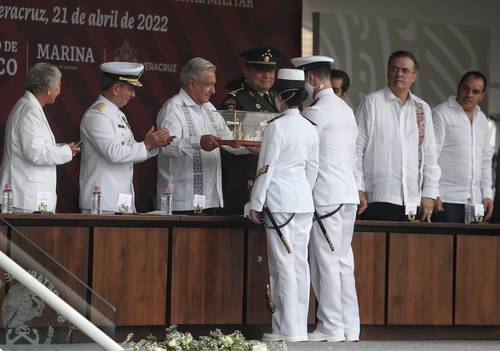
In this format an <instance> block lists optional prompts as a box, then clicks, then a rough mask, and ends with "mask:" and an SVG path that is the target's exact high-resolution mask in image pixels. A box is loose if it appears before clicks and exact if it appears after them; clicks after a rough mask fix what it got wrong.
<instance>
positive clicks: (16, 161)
mask: <svg viewBox="0 0 500 351" xmlns="http://www.w3.org/2000/svg"><path fill="white" fill-rule="evenodd" d="M60 92H61V72H60V71H59V69H57V67H56V66H53V65H51V64H48V63H37V64H35V65H34V66H33V67H31V69H30V71H29V72H28V78H27V81H26V92H25V93H24V96H23V97H22V98H20V99H19V100H18V101H17V103H16V104H15V106H14V107H13V108H12V111H11V112H10V114H9V118H8V120H7V126H6V128H5V140H4V150H3V159H2V168H1V177H2V180H1V184H2V188H3V186H4V185H5V184H10V185H11V187H12V192H13V194H14V210H15V211H22V212H24V211H30V212H31V211H40V210H43V211H51V212H53V211H55V208H56V203H57V194H56V182H57V174H56V165H60V164H63V163H67V162H69V161H71V160H72V158H73V156H74V155H75V154H76V153H77V152H78V151H80V149H79V148H78V147H77V146H75V143H69V144H56V140H55V138H54V134H53V133H52V130H51V129H50V125H49V122H48V121H47V118H46V117H45V113H44V112H43V108H44V107H45V105H47V104H53V103H54V102H55V101H56V98H57V97H58V96H59V94H60ZM0 201H3V197H0Z"/></svg>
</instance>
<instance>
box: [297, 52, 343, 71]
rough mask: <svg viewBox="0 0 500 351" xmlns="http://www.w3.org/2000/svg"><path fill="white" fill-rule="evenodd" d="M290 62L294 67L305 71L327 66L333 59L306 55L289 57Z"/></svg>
mask: <svg viewBox="0 0 500 351" xmlns="http://www.w3.org/2000/svg"><path fill="white" fill-rule="evenodd" d="M291 61H292V64H293V65H294V66H295V68H300V69H303V70H305V71H309V70H312V69H316V68H319V67H322V66H328V67H330V65H331V64H332V63H333V62H334V59H333V58H331V57H328V56H320V55H315V56H306V57H294V58H293V59H291Z"/></svg>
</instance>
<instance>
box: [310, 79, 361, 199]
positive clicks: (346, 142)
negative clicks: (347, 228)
mask: <svg viewBox="0 0 500 351" xmlns="http://www.w3.org/2000/svg"><path fill="white" fill-rule="evenodd" d="M315 97H316V99H317V100H316V102H315V103H314V105H312V106H310V107H308V108H306V109H305V110H304V111H303V113H302V114H303V115H304V116H306V117H307V118H309V119H310V120H311V121H313V122H314V123H316V124H317V127H316V130H317V131H318V135H319V174H318V180H317V181H316V184H315V185H314V190H313V197H314V204H315V206H327V205H333V204H344V203H351V204H357V203H359V196H358V188H357V185H356V180H355V178H354V167H355V157H356V139H357V137H358V127H357V125H356V119H355V117H354V113H353V112H352V109H351V108H350V107H349V106H348V105H347V104H346V103H345V101H344V100H342V99H341V98H339V97H338V96H337V95H335V93H334V92H333V89H331V88H330V89H324V90H321V91H319V92H318V93H317V94H316V96H315Z"/></svg>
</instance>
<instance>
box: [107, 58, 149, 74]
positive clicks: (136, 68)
mask: <svg viewBox="0 0 500 351" xmlns="http://www.w3.org/2000/svg"><path fill="white" fill-rule="evenodd" d="M101 71H103V72H106V73H111V74H116V75H124V76H136V77H138V76H139V75H140V74H141V73H142V71H144V65H143V64H142V63H136V62H104V63H103V64H101Z"/></svg>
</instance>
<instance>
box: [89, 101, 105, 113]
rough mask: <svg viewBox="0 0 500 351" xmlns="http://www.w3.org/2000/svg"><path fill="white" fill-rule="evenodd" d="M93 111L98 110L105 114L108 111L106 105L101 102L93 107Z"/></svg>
mask: <svg viewBox="0 0 500 351" xmlns="http://www.w3.org/2000/svg"><path fill="white" fill-rule="evenodd" d="M92 109H94V110H97V111H99V112H103V111H104V110H105V109H106V105H105V104H104V103H102V102H100V103H98V104H95V105H94V106H92Z"/></svg>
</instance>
